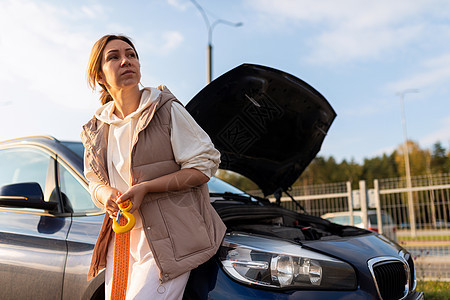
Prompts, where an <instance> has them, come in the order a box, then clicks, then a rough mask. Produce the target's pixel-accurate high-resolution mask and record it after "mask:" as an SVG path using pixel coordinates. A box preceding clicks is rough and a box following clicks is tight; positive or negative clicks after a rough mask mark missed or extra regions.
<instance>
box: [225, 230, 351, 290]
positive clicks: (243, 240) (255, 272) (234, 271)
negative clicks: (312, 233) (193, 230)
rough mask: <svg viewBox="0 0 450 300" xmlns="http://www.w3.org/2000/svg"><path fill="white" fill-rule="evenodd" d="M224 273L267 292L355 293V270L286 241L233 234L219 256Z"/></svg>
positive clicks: (226, 239)
mask: <svg viewBox="0 0 450 300" xmlns="http://www.w3.org/2000/svg"><path fill="white" fill-rule="evenodd" d="M219 259H220V262H221V263H222V266H223V269H224V270H225V272H226V273H227V274H228V275H229V276H231V277H232V278H233V279H235V280H237V281H239V282H242V283H245V284H249V285H258V286H264V287H268V288H278V289H280V288H285V289H290V288H298V289H302V288H304V289H328V290H329V289H332V290H353V289H355V288H356V274H355V271H354V270H353V268H352V266H350V265H349V264H347V263H345V262H343V261H340V260H337V259H335V258H332V257H328V256H326V255H323V254H320V253H316V252H313V251H310V250H307V249H304V248H303V247H301V246H299V245H296V244H293V243H290V242H287V241H283V240H274V239H269V238H264V237H260V236H252V235H248V234H243V233H230V234H227V235H226V236H225V239H224V242H223V243H222V247H221V249H220V252H219Z"/></svg>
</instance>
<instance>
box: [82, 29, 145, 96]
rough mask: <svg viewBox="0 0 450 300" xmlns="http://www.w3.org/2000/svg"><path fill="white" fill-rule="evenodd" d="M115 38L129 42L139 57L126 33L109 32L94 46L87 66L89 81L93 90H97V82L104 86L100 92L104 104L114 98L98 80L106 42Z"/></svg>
mask: <svg viewBox="0 0 450 300" xmlns="http://www.w3.org/2000/svg"><path fill="white" fill-rule="evenodd" d="M113 40H121V41H124V42H125V43H127V44H129V45H130V46H131V47H132V48H133V50H134V52H136V57H137V58H138V59H139V55H138V53H137V51H136V48H135V47H134V45H133V43H132V42H131V40H130V38H129V37H127V36H124V35H113V34H108V35H105V36H102V37H101V38H100V39H99V40H98V41H97V42H96V43H95V44H94V46H93V47H92V50H91V55H90V56H89V63H88V67H87V82H88V85H89V86H90V87H91V89H92V90H94V91H95V89H96V86H97V84H98V85H99V86H100V87H101V88H102V90H101V94H100V102H101V103H102V105H103V104H105V103H108V102H109V101H113V98H112V97H111V95H110V94H109V92H108V90H107V89H106V87H105V85H104V84H101V83H100V82H98V81H97V77H98V74H99V73H100V72H101V71H102V56H103V51H104V50H105V47H106V44H108V43H109V42H110V41H113Z"/></svg>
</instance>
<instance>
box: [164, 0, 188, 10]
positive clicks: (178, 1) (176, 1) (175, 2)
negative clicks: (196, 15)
mask: <svg viewBox="0 0 450 300" xmlns="http://www.w3.org/2000/svg"><path fill="white" fill-rule="evenodd" d="M167 3H168V4H169V5H170V6H172V7H175V8H176V9H178V10H181V11H184V10H186V8H188V7H189V6H191V5H192V2H190V1H183V0H167Z"/></svg>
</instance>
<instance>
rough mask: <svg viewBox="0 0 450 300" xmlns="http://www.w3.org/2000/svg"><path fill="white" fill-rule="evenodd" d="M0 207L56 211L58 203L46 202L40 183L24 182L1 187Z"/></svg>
mask: <svg viewBox="0 0 450 300" xmlns="http://www.w3.org/2000/svg"><path fill="white" fill-rule="evenodd" d="M0 206H7V207H21V208H38V209H45V210H54V209H55V208H56V207H57V203H55V202H46V201H44V193H43V192H42V189H41V186H40V185H39V183H37V182H23V183H14V184H8V185H4V186H2V187H0Z"/></svg>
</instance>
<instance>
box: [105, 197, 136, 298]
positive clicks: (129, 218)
mask: <svg viewBox="0 0 450 300" xmlns="http://www.w3.org/2000/svg"><path fill="white" fill-rule="evenodd" d="M131 207H132V204H131V202H130V201H128V202H125V203H124V204H122V205H120V206H119V208H120V209H121V210H120V211H119V213H118V215H117V219H118V220H119V222H118V221H117V219H115V220H114V221H113V226H112V227H113V230H114V232H115V233H116V237H115V240H114V266H113V279H112V289H111V299H112V300H124V299H125V297H126V293H127V284H128V268H129V261H130V230H131V229H132V228H133V227H134V223H135V219H134V216H133V215H132V214H131V213H129V212H128V211H129V210H130V209H131Z"/></svg>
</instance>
